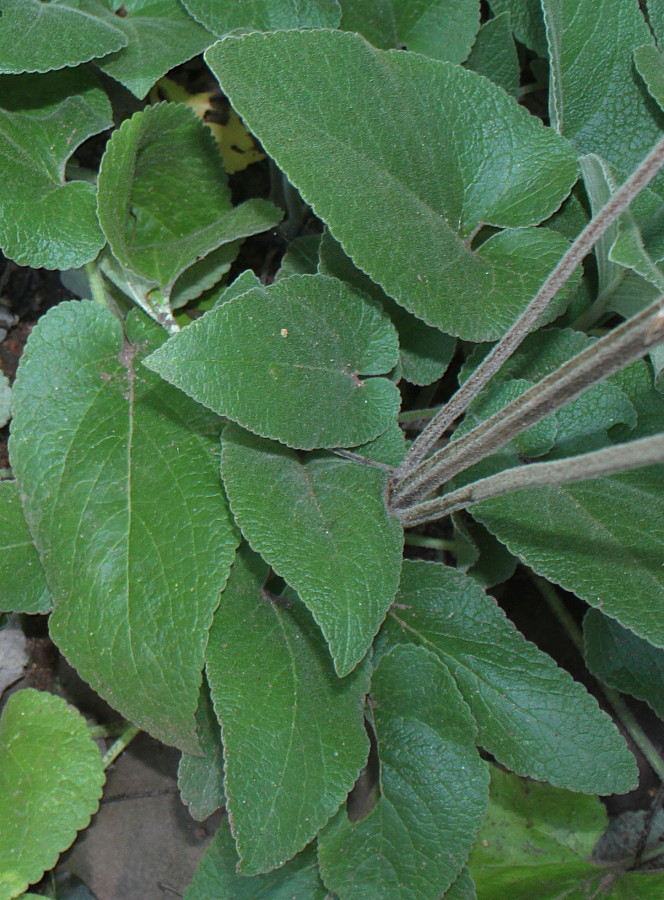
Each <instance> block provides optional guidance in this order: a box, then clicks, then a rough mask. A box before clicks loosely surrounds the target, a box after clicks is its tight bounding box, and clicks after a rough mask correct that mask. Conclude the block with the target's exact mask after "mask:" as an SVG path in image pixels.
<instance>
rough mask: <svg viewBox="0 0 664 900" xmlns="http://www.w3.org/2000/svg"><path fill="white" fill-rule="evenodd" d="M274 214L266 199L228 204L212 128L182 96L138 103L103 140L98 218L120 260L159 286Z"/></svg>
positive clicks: (260, 227)
mask: <svg viewBox="0 0 664 900" xmlns="http://www.w3.org/2000/svg"><path fill="white" fill-rule="evenodd" d="M182 159H186V160H187V165H186V166H182V165H181V160H182ZM280 218H281V211H279V210H277V208H276V207H275V206H273V205H272V204H271V203H269V202H268V201H265V200H247V201H246V202H245V203H242V204H241V205H240V206H236V207H234V206H233V205H232V204H231V197H230V189H229V187H228V179H227V176H226V173H225V172H224V169H223V166H222V164H221V160H220V157H219V152H218V150H217V148H216V146H215V143H214V139H213V137H212V135H211V133H210V130H209V129H208V128H206V126H205V125H204V124H203V123H202V122H201V121H200V120H199V119H198V117H197V116H196V115H195V113H194V112H193V110H191V109H190V108H189V107H188V106H185V105H184V104H182V103H161V104H157V105H156V106H151V107H148V108H146V109H144V110H141V111H140V112H138V113H136V114H135V115H133V116H132V117H131V119H128V120H127V121H126V122H124V123H123V125H122V126H121V127H120V128H119V129H118V130H117V131H116V132H115V133H114V134H113V137H112V138H111V140H110V141H109V143H108V146H107V148H106V152H105V154H104V158H103V160H102V166H101V171H100V173H99V221H100V222H101V226H102V228H103V229H104V233H105V234H106V237H107V238H108V242H109V244H110V245H111V249H112V250H113V253H114V254H115V256H116V257H117V258H118V260H119V261H120V262H121V263H122V265H123V266H125V267H126V268H128V269H131V270H132V271H133V272H136V273H138V274H139V275H142V276H143V277H145V278H147V279H149V280H150V281H152V282H154V283H155V284H156V285H158V286H159V287H161V288H162V289H166V290H168V289H169V288H170V287H172V283H173V281H174V280H175V278H176V277H177V275H178V274H179V273H180V272H182V271H183V269H185V268H187V267H188V266H190V265H192V263H194V262H196V260H197V259H199V258H200V257H203V256H205V255H206V254H207V253H209V252H210V251H212V250H214V249H215V248H216V247H219V246H220V245H221V244H225V243H228V242H229V241H233V240H235V239H236V238H239V237H246V236H247V235H249V234H254V233H256V232H258V231H264V230H265V229H267V228H270V227H271V226H273V225H276V224H277V222H278V221H279V219H280Z"/></svg>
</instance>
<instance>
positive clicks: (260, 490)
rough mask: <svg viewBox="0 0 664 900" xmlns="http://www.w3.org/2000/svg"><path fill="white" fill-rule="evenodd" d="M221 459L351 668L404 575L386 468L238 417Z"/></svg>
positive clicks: (261, 543) (273, 551) (335, 653)
mask: <svg viewBox="0 0 664 900" xmlns="http://www.w3.org/2000/svg"><path fill="white" fill-rule="evenodd" d="M221 466H222V469H221V471H222V475H223V478H224V484H225V487H226V491H227V494H228V498H229V502H230V505H231V509H232V510H233V515H234V516H235V519H236V521H237V523H238V525H239V526H240V528H241V529H242V532H243V534H244V536H245V537H246V539H247V540H248V541H249V543H250V544H251V546H252V547H253V548H254V549H255V550H257V551H258V552H259V553H260V554H261V556H262V557H263V558H264V559H265V560H266V561H267V562H268V563H269V564H270V565H271V566H272V568H273V569H274V570H275V572H277V573H278V574H279V575H281V576H282V577H283V578H285V579H286V581H287V582H288V584H290V585H291V587H293V588H295V590H296V591H297V592H298V594H299V595H300V597H301V598H302V600H303V601H304V603H305V604H306V605H307V606H308V608H309V609H310V610H311V612H312V614H313V617H314V619H315V620H316V622H317V623H318V625H319V626H320V628H321V630H322V632H323V634H324V636H325V639H326V641H327V643H328V645H329V647H330V652H331V654H332V657H333V659H334V663H335V667H336V670H337V672H338V673H339V675H342V676H343V675H347V674H348V672H350V671H351V670H352V669H353V668H354V667H355V666H356V665H357V663H358V662H359V661H360V660H361V659H362V657H363V656H364V655H365V653H366V651H367V650H368V648H369V646H370V645H371V642H372V640H373V637H374V635H375V634H376V632H377V631H378V628H379V627H380V624H381V622H382V621H383V619H384V617H385V613H386V612H387V609H388V607H389V605H390V604H391V603H392V601H393V600H394V596H395V594H396V592H397V587H398V584H399V572H400V569H401V552H402V547H403V530H402V528H401V525H400V523H399V521H398V520H397V519H396V518H395V517H394V516H391V515H389V513H388V511H387V507H386V505H385V488H386V480H387V475H386V474H384V473H383V472H381V471H379V470H378V469H373V468H366V467H364V466H361V465H359V464H358V463H354V462H350V461H349V460H345V459H340V458H339V457H337V456H333V455H332V454H328V453H315V454H311V455H309V456H303V455H302V454H298V453H296V452H295V451H293V450H289V449H288V448H286V447H283V446H282V445H280V444H277V443H275V442H273V441H267V440H264V439H263V438H258V437H256V436H255V435H252V434H250V433H249V432H248V431H244V430H243V429H241V428H238V427H237V426H234V425H232V426H227V427H226V428H225V429H224V432H223V436H222V454H221Z"/></svg>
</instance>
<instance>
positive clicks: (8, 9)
mask: <svg viewBox="0 0 664 900" xmlns="http://www.w3.org/2000/svg"><path fill="white" fill-rule="evenodd" d="M76 5H77V4H76V3H75V2H74V3H72V4H70V3H66V2H65V3H42V2H41V0H3V3H2V28H0V72H6V73H8V74H12V75H18V74H20V73H22V72H48V71H49V70H50V69H62V68H63V67H65V66H77V65H79V63H84V62H88V61H89V60H91V59H94V58H95V57H98V56H106V54H107V53H112V52H113V51H114V50H119V49H120V48H121V47H125V46H126V45H127V38H126V36H125V35H124V34H123V33H122V31H121V30H120V28H119V27H118V26H117V25H115V24H114V22H113V21H104V20H103V18H99V17H98V16H96V15H93V14H90V13H89V12H87V11H83V10H79V9H76V8H75V7H76Z"/></svg>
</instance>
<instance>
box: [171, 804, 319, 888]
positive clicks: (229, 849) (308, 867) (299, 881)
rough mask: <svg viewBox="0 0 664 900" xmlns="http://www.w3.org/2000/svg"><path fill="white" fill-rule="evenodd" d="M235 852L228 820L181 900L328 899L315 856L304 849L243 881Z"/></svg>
mask: <svg viewBox="0 0 664 900" xmlns="http://www.w3.org/2000/svg"><path fill="white" fill-rule="evenodd" d="M238 862H239V860H238V855H237V850H236V849H235V844H234V842H233V837H232V835H231V830H230V828H229V825H228V820H227V819H225V820H224V821H223V822H222V823H221V825H220V826H219V830H218V831H217V833H216V834H215V836H214V840H213V841H212V843H211V844H210V846H209V847H208V849H207V851H206V853H205V856H204V857H203V859H202V861H201V864H200V865H199V867H198V870H197V872H196V875H195V876H194V880H193V882H192V883H191V884H190V885H189V887H188V888H187V890H186V891H185V892H184V900H231V898H232V900H328V898H329V896H330V895H329V894H328V892H327V891H326V890H325V888H324V887H323V883H322V881H321V880H320V876H319V874H318V865H317V860H316V853H315V851H314V849H313V848H312V847H308V848H307V849H306V850H303V851H302V853H300V854H298V856H296V857H295V859H292V860H291V861H290V862H287V863H286V865H285V866H283V867H282V868H281V869H276V870H275V871H274V872H268V873H267V874H266V875H256V876H254V877H253V878H247V877H246V875H238V873H237V871H236V866H237V864H238Z"/></svg>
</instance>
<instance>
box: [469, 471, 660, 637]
mask: <svg viewBox="0 0 664 900" xmlns="http://www.w3.org/2000/svg"><path fill="white" fill-rule="evenodd" d="M663 474H664V467H663V466H661V465H660V466H649V467H647V468H643V469H637V470H635V471H633V472H626V473H624V474H620V475H612V476H609V477H606V478H596V479H592V480H589V481H581V482H577V483H576V484H569V485H563V486H561V487H550V488H549V487H543V488H538V489H537V490H528V491H516V492H514V493H513V494H508V495H505V496H504V497H500V498H496V499H494V500H486V501H484V502H482V503H477V504H475V505H474V506H473V507H472V509H471V512H472V515H473V516H474V517H475V518H477V519H479V521H480V522H482V524H484V525H485V526H486V527H487V528H488V529H489V531H491V532H493V533H494V534H495V535H496V537H498V539H499V540H500V541H502V542H503V543H504V544H506V545H507V547H508V549H509V550H510V551H511V552H512V553H514V554H515V555H516V556H518V557H519V558H520V559H521V560H523V561H524V562H525V563H526V565H529V566H531V567H532V568H533V569H535V571H536V572H539V574H540V575H544V576H545V577H546V578H548V579H549V580H550V581H553V582H555V583H556V584H559V585H561V586H562V587H563V588H565V590H568V591H572V592H573V593H575V594H576V595H577V596H578V597H580V598H581V599H582V600H585V601H586V602H587V603H590V605H591V606H598V607H601V609H602V611H603V612H605V613H606V614H607V615H609V616H611V617H613V618H615V619H618V621H619V622H621V623H622V624H623V625H625V626H626V627H627V628H630V629H632V630H633V631H635V632H636V633H637V634H638V635H640V636H641V637H643V638H645V639H646V640H649V641H650V642H651V643H653V644H655V645H656V646H659V647H664V617H663V616H662V598H663V597H664V570H663V568H662V559H664V497H663V496H662V490H661V484H662V475H663ZM644 511H645V512H646V513H647V514H645V515H644Z"/></svg>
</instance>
